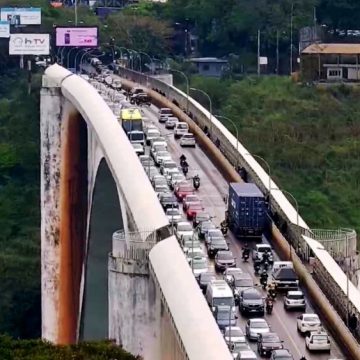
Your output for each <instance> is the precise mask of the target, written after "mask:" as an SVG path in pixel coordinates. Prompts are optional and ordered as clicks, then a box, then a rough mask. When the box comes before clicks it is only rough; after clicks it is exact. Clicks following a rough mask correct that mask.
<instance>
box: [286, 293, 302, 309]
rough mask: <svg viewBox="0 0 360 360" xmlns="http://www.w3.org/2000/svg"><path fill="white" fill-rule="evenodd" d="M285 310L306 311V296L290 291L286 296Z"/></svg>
mask: <svg viewBox="0 0 360 360" xmlns="http://www.w3.org/2000/svg"><path fill="white" fill-rule="evenodd" d="M284 308H285V310H289V309H300V310H303V311H305V309H306V302H305V296H304V294H303V292H302V291H299V290H297V291H288V292H287V294H286V295H285V296H284Z"/></svg>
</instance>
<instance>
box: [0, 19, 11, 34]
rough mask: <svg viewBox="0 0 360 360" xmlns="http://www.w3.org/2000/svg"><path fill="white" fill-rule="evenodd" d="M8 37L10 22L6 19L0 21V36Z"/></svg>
mask: <svg viewBox="0 0 360 360" xmlns="http://www.w3.org/2000/svg"><path fill="white" fill-rule="evenodd" d="M8 37H10V23H9V22H8V21H0V38H8Z"/></svg>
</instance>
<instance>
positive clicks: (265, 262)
mask: <svg viewBox="0 0 360 360" xmlns="http://www.w3.org/2000/svg"><path fill="white" fill-rule="evenodd" d="M263 266H264V270H267V269H269V262H268V261H267V260H265V261H264V264H263Z"/></svg>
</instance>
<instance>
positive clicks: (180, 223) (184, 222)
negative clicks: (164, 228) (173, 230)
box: [177, 221, 191, 226]
mask: <svg viewBox="0 0 360 360" xmlns="http://www.w3.org/2000/svg"><path fill="white" fill-rule="evenodd" d="M185 224H186V225H190V226H191V224H190V223H189V222H188V221H180V222H178V223H177V226H179V225H185Z"/></svg>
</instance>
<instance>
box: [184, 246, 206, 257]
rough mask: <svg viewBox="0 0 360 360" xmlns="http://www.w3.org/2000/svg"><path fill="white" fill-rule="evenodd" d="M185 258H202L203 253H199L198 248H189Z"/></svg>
mask: <svg viewBox="0 0 360 360" xmlns="http://www.w3.org/2000/svg"><path fill="white" fill-rule="evenodd" d="M187 256H188V257H189V258H194V257H198V256H200V257H201V256H204V254H203V252H202V251H201V249H198V248H189V251H188V253H187Z"/></svg>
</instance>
